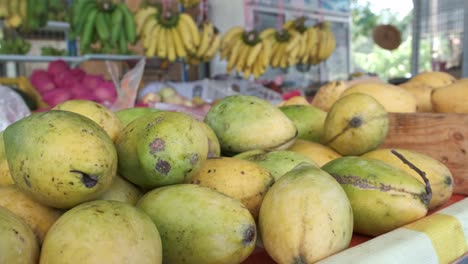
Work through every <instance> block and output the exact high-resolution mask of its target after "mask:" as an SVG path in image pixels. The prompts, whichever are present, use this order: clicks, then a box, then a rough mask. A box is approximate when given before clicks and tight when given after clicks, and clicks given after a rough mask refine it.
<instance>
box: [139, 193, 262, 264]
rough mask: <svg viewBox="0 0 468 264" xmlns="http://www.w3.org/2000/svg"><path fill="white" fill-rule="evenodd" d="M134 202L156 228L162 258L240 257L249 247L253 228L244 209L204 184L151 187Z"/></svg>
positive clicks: (212, 262) (207, 263) (223, 262)
mask: <svg viewBox="0 0 468 264" xmlns="http://www.w3.org/2000/svg"><path fill="white" fill-rule="evenodd" d="M137 207H138V208H141V209H142V210H143V211H144V212H145V213H146V214H148V215H149V216H150V217H151V219H152V220H153V222H154V224H155V225H156V226H157V227H158V230H159V231H160V234H161V240H162V245H163V262H164V263H171V264H179V263H187V264H188V263H203V264H228V263H229V264H231V263H232V264H235V263H242V261H244V260H245V259H246V258H247V257H248V256H249V255H250V254H251V253H252V251H253V250H254V248H255V241H256V237H257V229H256V226H255V221H254V219H253V217H252V215H251V214H250V212H249V210H247V208H245V206H244V205H243V204H242V203H241V202H240V201H238V200H236V199H234V198H232V197H229V196H227V195H224V194H222V193H220V192H218V191H215V190H212V189H210V188H208V187H202V186H199V185H195V184H175V185H170V186H164V187H160V188H156V189H153V190H152V191H149V192H148V193H146V194H145V195H144V196H143V197H142V198H141V199H140V201H139V202H138V204H137Z"/></svg>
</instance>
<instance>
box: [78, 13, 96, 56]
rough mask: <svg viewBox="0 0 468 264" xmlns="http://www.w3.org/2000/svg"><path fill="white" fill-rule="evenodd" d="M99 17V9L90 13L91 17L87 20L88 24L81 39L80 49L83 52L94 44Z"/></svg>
mask: <svg viewBox="0 0 468 264" xmlns="http://www.w3.org/2000/svg"><path fill="white" fill-rule="evenodd" d="M97 15H98V9H93V10H91V12H90V13H89V15H88V16H87V17H86V18H87V20H86V24H85V25H84V29H83V34H82V35H81V38H80V48H81V49H82V50H84V49H86V48H88V46H89V45H90V44H91V42H92V38H93V35H94V28H95V24H96V18H97Z"/></svg>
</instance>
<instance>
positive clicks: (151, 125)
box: [146, 117, 164, 130]
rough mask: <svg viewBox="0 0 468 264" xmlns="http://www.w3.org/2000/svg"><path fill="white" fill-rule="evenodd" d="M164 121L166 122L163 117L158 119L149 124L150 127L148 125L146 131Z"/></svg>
mask: <svg viewBox="0 0 468 264" xmlns="http://www.w3.org/2000/svg"><path fill="white" fill-rule="evenodd" d="M163 120H164V118H162V117H158V118H156V119H155V120H154V121H153V122H151V123H149V124H148V125H146V129H147V130H149V129H151V128H152V127H154V126H155V125H157V124H159V123H161V122H162V121H163Z"/></svg>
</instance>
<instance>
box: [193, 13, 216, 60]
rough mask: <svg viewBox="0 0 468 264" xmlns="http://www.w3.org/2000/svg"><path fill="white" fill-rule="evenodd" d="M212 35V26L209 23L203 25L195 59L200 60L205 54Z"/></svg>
mask: <svg viewBox="0 0 468 264" xmlns="http://www.w3.org/2000/svg"><path fill="white" fill-rule="evenodd" d="M213 35H214V26H213V24H212V23H210V22H207V23H204V24H203V29H202V36H201V42H200V47H198V50H197V57H199V58H201V57H203V55H204V54H205V53H206V51H207V50H208V48H209V45H210V42H211V39H212V38H213Z"/></svg>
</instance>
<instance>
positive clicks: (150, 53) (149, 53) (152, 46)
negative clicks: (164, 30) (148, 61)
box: [146, 26, 161, 58]
mask: <svg viewBox="0 0 468 264" xmlns="http://www.w3.org/2000/svg"><path fill="white" fill-rule="evenodd" d="M160 31H161V27H159V26H155V27H153V30H152V31H151V35H148V36H147V38H148V39H150V41H149V45H148V48H146V57H149V58H151V57H154V56H156V51H157V49H158V39H159V38H160V34H159V33H160Z"/></svg>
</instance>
